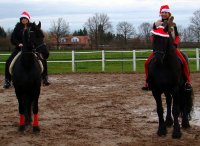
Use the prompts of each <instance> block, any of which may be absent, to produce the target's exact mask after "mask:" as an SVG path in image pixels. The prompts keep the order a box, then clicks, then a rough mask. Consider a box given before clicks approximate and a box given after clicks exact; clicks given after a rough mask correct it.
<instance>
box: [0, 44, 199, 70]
mask: <svg viewBox="0 0 200 146" xmlns="http://www.w3.org/2000/svg"><path fill="white" fill-rule="evenodd" d="M151 51H152V50H132V51H121V50H120V51H105V50H102V51H88V52H79V51H74V50H72V52H50V53H51V54H71V55H72V60H69V61H67V60H59V61H54V60H51V61H48V63H51V62H54V63H55V62H57V63H61V62H69V63H71V64H72V72H75V63H78V62H101V64H102V67H101V68H102V72H104V71H105V62H115V61H116V62H122V61H123V62H124V61H128V62H133V71H134V72H135V71H136V65H137V64H136V61H139V60H140V61H144V60H146V59H147V58H145V59H144V58H137V55H136V54H137V53H138V52H151ZM181 51H183V52H194V51H195V52H196V57H195V58H190V57H189V58H188V59H189V60H196V71H199V68H200V54H199V53H200V49H199V48H196V49H191V50H190V49H187V50H184V49H181ZM94 53H101V59H98V60H95V59H93V60H82V59H81V60H78V59H76V58H75V54H94ZM105 53H132V54H133V56H132V59H106V56H105ZM3 55H10V54H0V56H3ZM0 63H5V62H0Z"/></svg>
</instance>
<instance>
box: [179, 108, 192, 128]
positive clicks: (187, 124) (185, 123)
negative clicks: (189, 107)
mask: <svg viewBox="0 0 200 146" xmlns="http://www.w3.org/2000/svg"><path fill="white" fill-rule="evenodd" d="M181 125H182V127H183V128H190V122H189V115H188V113H187V112H186V111H183V112H182V123H181Z"/></svg>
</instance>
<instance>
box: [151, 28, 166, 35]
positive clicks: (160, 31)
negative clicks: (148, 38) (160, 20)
mask: <svg viewBox="0 0 200 146" xmlns="http://www.w3.org/2000/svg"><path fill="white" fill-rule="evenodd" d="M151 33H152V34H154V35H158V36H161V37H169V34H168V32H165V31H164V27H163V26H158V27H157V29H153V30H151Z"/></svg>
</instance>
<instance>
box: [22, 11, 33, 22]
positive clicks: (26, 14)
mask: <svg viewBox="0 0 200 146" xmlns="http://www.w3.org/2000/svg"><path fill="white" fill-rule="evenodd" d="M20 18H26V19H28V20H29V21H30V19H31V17H30V15H29V13H28V12H26V11H24V12H22V13H21V15H20Z"/></svg>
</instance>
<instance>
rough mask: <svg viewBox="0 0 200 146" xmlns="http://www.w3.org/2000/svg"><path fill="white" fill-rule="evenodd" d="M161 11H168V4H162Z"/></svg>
mask: <svg viewBox="0 0 200 146" xmlns="http://www.w3.org/2000/svg"><path fill="white" fill-rule="evenodd" d="M162 12H170V9H169V6H168V5H162V6H161V7H160V13H162Z"/></svg>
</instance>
